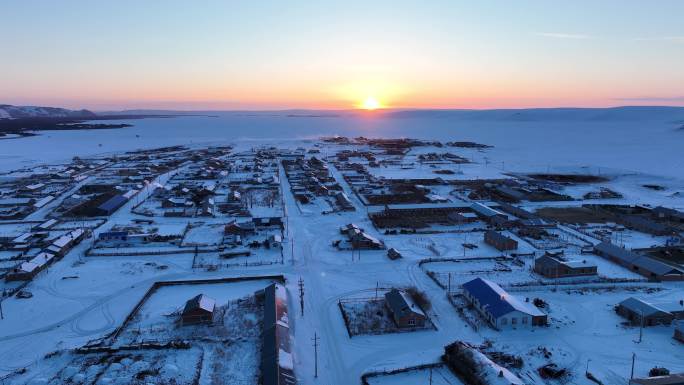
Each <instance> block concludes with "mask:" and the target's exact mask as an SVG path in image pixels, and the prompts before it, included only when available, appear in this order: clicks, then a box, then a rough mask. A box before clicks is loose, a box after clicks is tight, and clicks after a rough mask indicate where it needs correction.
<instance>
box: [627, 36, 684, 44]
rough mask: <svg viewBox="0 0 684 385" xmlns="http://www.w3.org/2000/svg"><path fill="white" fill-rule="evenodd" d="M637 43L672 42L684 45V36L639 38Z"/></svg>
mask: <svg viewBox="0 0 684 385" xmlns="http://www.w3.org/2000/svg"><path fill="white" fill-rule="evenodd" d="M634 40H635V41H670V42H673V43H684V36H658V37H638V38H636V39H634Z"/></svg>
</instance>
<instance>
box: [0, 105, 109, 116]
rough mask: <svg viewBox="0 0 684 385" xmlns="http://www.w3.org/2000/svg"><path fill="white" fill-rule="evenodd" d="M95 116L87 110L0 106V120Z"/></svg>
mask: <svg viewBox="0 0 684 385" xmlns="http://www.w3.org/2000/svg"><path fill="white" fill-rule="evenodd" d="M96 116H97V114H95V113H94V112H92V111H88V110H77V111H75V110H67V109H66V108H57V107H38V106H12V105H9V104H0V119H22V118H92V117H96Z"/></svg>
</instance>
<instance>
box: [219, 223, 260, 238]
mask: <svg viewBox="0 0 684 385" xmlns="http://www.w3.org/2000/svg"><path fill="white" fill-rule="evenodd" d="M223 232H224V233H225V234H226V235H239V236H241V237H243V238H244V237H245V236H246V235H248V234H254V233H255V232H256V228H255V226H254V222H237V221H232V222H230V223H228V224H227V225H226V227H225V228H224V230H223Z"/></svg>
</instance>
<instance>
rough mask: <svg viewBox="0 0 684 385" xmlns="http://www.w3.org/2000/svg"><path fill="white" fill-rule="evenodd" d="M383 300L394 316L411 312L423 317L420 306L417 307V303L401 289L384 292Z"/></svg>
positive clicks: (401, 315)
mask: <svg viewBox="0 0 684 385" xmlns="http://www.w3.org/2000/svg"><path fill="white" fill-rule="evenodd" d="M385 300H386V301H387V305H389V307H390V309H392V313H394V315H395V317H403V316H405V315H408V314H411V313H415V314H419V315H421V316H423V317H425V313H423V310H421V309H420V307H418V305H416V303H415V302H413V300H412V299H411V298H410V297H409V296H408V295H406V293H405V292H403V291H399V290H397V289H392V290H390V291H388V292H387V293H385Z"/></svg>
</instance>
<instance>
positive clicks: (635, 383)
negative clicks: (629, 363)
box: [629, 373, 684, 385]
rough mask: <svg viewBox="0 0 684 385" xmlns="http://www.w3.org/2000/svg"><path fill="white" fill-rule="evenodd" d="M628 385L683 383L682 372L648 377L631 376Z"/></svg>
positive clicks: (670, 384)
mask: <svg viewBox="0 0 684 385" xmlns="http://www.w3.org/2000/svg"><path fill="white" fill-rule="evenodd" d="M629 385H684V373H676V374H668V375H665V376H657V377H648V378H633V379H631V380H629Z"/></svg>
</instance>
